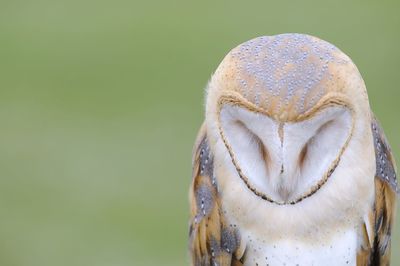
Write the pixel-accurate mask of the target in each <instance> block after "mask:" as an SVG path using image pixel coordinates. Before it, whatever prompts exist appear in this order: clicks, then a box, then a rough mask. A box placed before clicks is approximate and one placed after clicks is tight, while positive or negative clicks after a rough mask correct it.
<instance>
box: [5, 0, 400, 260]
mask: <svg viewBox="0 0 400 266" xmlns="http://www.w3.org/2000/svg"><path fill="white" fill-rule="evenodd" d="M399 10H400V2H398V1H397V2H396V1H392V2H389V1H345V0H342V1H318V2H317V1H279V2H278V1H277V2H268V1H247V2H246V1H229V2H228V1H197V2H194V1H193V2H191V1H147V2H145V1H142V2H138V1H127V0H114V1H94V0H79V1H78V0H36V1H29V0H23V1H22V0H0V125H1V127H0V174H1V175H0V265H5V266H9V265H10V266H20V265H21V266H25V265H27V266H31V265H32V266H46V265H49V266H54V265H57V266H58V265H60V266H63V265H65V266H67V265H68V266H71V265H74V266H80V265H82V266H87V265H96V266H102V265H112V266H119V265H187V264H188V256H187V251H186V242H187V231H188V230H187V217H188V204H187V189H188V186H189V183H190V176H191V166H190V161H191V149H192V143H193V141H194V138H195V135H196V132H197V129H198V127H199V126H200V124H201V122H202V119H203V99H204V92H203V88H204V87H205V85H206V83H207V80H208V79H209V78H210V75H211V73H212V72H213V71H214V70H215V68H216V67H217V65H218V63H219V62H220V61H221V59H222V58H223V56H224V55H225V54H226V53H227V52H228V51H229V50H230V49H231V48H233V47H234V46H236V45H237V44H239V43H241V42H243V41H246V40H248V39H250V38H253V37H256V36H259V35H273V34H277V33H283V32H302V33H309V34H312V35H316V36H319V37H320V38H322V39H325V40H327V41H329V42H332V43H334V44H335V45H337V46H338V47H339V48H341V49H342V50H343V51H345V52H346V53H347V54H348V55H350V57H351V58H352V59H353V60H354V61H355V63H356V64H357V65H358V67H359V69H360V71H361V72H362V74H363V76H364V79H365V81H366V83H367V87H368V90H369V95H370V101H371V105H372V107H373V109H374V111H375V113H376V114H377V116H378V117H379V118H380V120H381V122H382V124H383V126H384V128H385V131H386V134H387V136H388V138H389V140H390V142H391V145H392V147H393V150H394V152H395V154H396V155H399V154H400V150H399V145H400V137H399V136H398V132H399V131H400V125H399V124H398V122H399V119H398V115H399V110H400V107H399V103H398V99H399V96H400V90H399V83H400V82H399V81H400V75H399V69H400V65H399V64H400V50H399V42H400V31H399V29H400V16H399V15H398V14H399ZM399 221H400V219H399ZM394 235H395V236H394V244H393V256H394V259H395V262H394V263H393V265H400V252H399V244H400V222H399V223H398V226H397V227H396V229H395V233H394Z"/></svg>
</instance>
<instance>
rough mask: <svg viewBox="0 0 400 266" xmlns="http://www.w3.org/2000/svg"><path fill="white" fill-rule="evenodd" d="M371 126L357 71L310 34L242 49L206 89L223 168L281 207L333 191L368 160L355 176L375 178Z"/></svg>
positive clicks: (258, 42)
mask: <svg viewBox="0 0 400 266" xmlns="http://www.w3.org/2000/svg"><path fill="white" fill-rule="evenodd" d="M370 121H371V114H370V107H369V103H368V96H367V93H366V89H365V85H364V82H363V79H362V77H361V75H360V73H359V71H358V69H357V67H356V66H355V65H354V63H353V62H352V61H351V59H350V58H349V57H348V56H346V55H345V54H344V53H343V52H341V51H340V50H339V49H338V48H336V47H335V46H333V45H332V44H330V43H328V42H325V41H323V40H320V39H318V38H316V37H312V36H309V35H302V34H282V35H276V36H268V37H267V36H266V37H259V38H256V39H253V40H250V41H248V42H245V43H243V44H240V45H239V46H237V47H236V48H234V49H233V50H231V51H230V52H229V53H228V54H227V55H226V57H225V58H224V59H223V61H222V62H221V64H220V65H219V66H218V68H217V70H216V71H215V73H214V75H213V76H212V78H211V80H210V82H209V85H208V90H207V100H206V126H207V131H208V132H209V134H210V136H209V138H210V142H211V145H212V146H213V147H214V150H215V157H216V159H217V161H218V163H219V164H226V167H227V168H229V169H231V170H232V172H234V173H235V176H236V177H235V178H237V180H239V179H241V181H240V182H243V183H244V184H245V186H247V189H248V190H249V191H250V192H251V193H253V194H254V195H256V196H258V197H260V198H261V199H263V200H265V201H268V202H273V203H276V204H279V205H285V204H295V203H298V202H300V201H302V200H304V199H306V198H308V197H311V196H313V195H314V194H315V193H317V192H318V191H319V190H320V189H321V188H323V187H324V186H329V180H330V179H331V178H332V176H335V175H336V173H337V172H338V171H340V169H341V168H342V169H343V167H347V168H348V167H351V164H352V162H353V161H352V158H357V160H360V159H361V160H362V159H363V158H365V165H363V166H362V167H361V166H359V165H356V164H355V165H354V169H353V171H357V170H360V171H359V172H358V175H361V174H362V172H363V171H364V172H365V171H367V170H368V171H371V172H373V171H374V167H375V166H374V161H373V160H369V158H373V145H372V141H371V139H372V136H371V129H370ZM344 158H346V160H345V162H343V161H344ZM361 168H362V169H361ZM342 172H343V171H342ZM353 176H354V175H352V177H351V178H353ZM356 176H357V174H356ZM224 178H225V177H224ZM226 178H233V177H226ZM341 178H342V179H343V180H342V182H345V180H344V179H345V177H341ZM349 179H350V177H349ZM237 180H236V181H237ZM225 181H226V182H230V181H229V180H225ZM225 181H224V182H225ZM352 182H353V183H352ZM349 184H354V180H352V181H351V182H349Z"/></svg>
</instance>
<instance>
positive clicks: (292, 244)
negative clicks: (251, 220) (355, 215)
mask: <svg viewBox="0 0 400 266" xmlns="http://www.w3.org/2000/svg"><path fill="white" fill-rule="evenodd" d="M245 237H246V239H245V242H246V243H247V244H246V255H245V261H244V265H252V266H255V265H260V266H261V265H269V266H275V265H286V266H291V265H293V266H311V265H316V266H319V265H323V266H330V265H332V266H340V265H356V254H357V233H356V232H355V231H354V230H347V231H338V232H337V233H336V234H335V235H334V236H333V237H332V238H331V239H330V240H329V241H326V239H320V240H318V239H314V240H313V241H312V242H308V243H307V242H304V241H300V240H296V239H285V240H278V241H274V243H270V242H268V241H267V240H265V239H260V238H257V237H253V236H252V235H251V234H248V235H247V236H245Z"/></svg>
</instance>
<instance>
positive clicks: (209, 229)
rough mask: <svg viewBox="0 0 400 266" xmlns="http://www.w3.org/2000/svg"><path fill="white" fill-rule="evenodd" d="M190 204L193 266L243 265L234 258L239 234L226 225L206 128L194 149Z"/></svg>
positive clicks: (190, 239) (201, 132) (203, 129)
mask: <svg viewBox="0 0 400 266" xmlns="http://www.w3.org/2000/svg"><path fill="white" fill-rule="evenodd" d="M189 201H190V207H191V215H190V230H189V231H190V236H189V237H190V238H189V242H190V243H189V249H190V253H191V258H192V265H196V266H197V265H201V266H203V265H220V266H230V265H236V266H239V265H242V264H241V262H240V261H239V259H238V258H236V256H235V252H236V251H237V250H238V248H239V242H240V240H239V237H238V234H237V231H236V230H235V228H232V227H231V226H229V225H228V224H227V222H226V220H225V218H224V215H223V210H222V206H221V202H220V200H219V197H218V188H217V184H216V181H215V179H214V177H213V156H212V153H211V151H210V147H209V144H208V140H207V137H206V133H205V128H204V126H203V127H202V129H201V130H200V134H199V136H198V141H196V147H195V149H194V156H193V180H192V185H191V188H190V192H189Z"/></svg>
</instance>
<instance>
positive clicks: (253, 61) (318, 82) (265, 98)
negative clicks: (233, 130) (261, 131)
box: [210, 34, 366, 121]
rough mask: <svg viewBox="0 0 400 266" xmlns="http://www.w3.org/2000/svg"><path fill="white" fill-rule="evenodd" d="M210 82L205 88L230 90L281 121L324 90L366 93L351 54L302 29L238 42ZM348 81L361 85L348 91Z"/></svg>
mask: <svg viewBox="0 0 400 266" xmlns="http://www.w3.org/2000/svg"><path fill="white" fill-rule="evenodd" d="M213 83H214V84H213ZM210 85H211V87H213V88H211V89H210V90H211V92H210V93H216V92H213V91H212V90H219V91H220V92H221V91H223V92H225V93H226V92H236V93H238V94H240V95H241V96H242V97H244V98H245V99H246V100H247V101H249V102H251V103H253V104H254V105H255V106H257V107H259V108H262V109H263V110H265V111H266V112H267V113H269V114H270V115H271V116H273V117H276V118H278V119H279V120H285V121H287V120H292V119H295V118H296V117H298V116H300V115H301V114H304V113H306V112H307V111H308V110H310V109H311V108H312V107H314V106H315V105H316V104H317V103H318V102H319V101H320V100H321V99H322V98H323V97H324V96H326V95H327V94H328V93H329V92H337V93H341V94H347V96H351V94H353V93H358V94H365V97H366V93H365V87H364V83H363V81H362V78H361V75H360V74H359V72H358V70H357V68H356V66H355V65H354V64H353V62H352V61H351V59H350V58H349V57H348V56H346V55H345V54H344V53H343V52H341V51H340V50H339V49H338V48H336V47H335V46H334V45H332V44H330V43H328V42H326V41H323V40H320V39H318V38H316V37H312V36H309V35H303V34H281V35H276V36H263V37H258V38H255V39H252V40H250V41H247V42H245V43H243V44H240V45H239V46H237V47H236V48H234V49H233V50H232V51H230V52H229V53H228V55H227V56H226V57H225V58H224V60H223V61H222V63H221V64H220V66H219V67H218V69H217V71H216V72H215V75H214V77H213V79H212V80H211V83H210ZM354 85H355V87H359V88H361V90H360V89H357V88H356V89H357V92H354V91H353V92H349V91H348V88H349V87H354ZM360 92H361V93H360Z"/></svg>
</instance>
